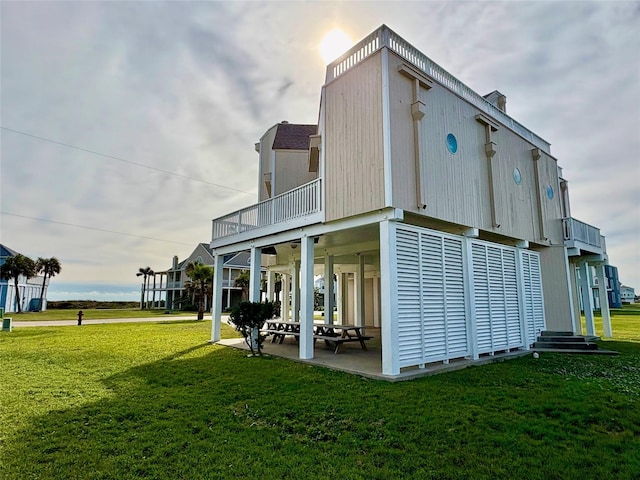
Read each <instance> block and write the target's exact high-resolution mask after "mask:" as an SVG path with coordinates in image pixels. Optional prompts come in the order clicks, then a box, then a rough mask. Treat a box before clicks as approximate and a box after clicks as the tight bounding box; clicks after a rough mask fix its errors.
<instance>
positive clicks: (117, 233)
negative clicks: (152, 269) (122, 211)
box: [0, 212, 193, 246]
mask: <svg viewBox="0 0 640 480" xmlns="http://www.w3.org/2000/svg"><path fill="white" fill-rule="evenodd" d="M0 214H2V215H10V216H12V217H20V218H28V219H30V220H37V221H39V222H48V223H56V224H58V225H66V226H68V227H76V228H84V229H86V230H97V231H98V232H106V233H114V234H116V235H125V236H127V237H136V238H144V239H146V240H156V241H158V242H167V243H175V244H176V245H190V246H193V244H192V243H184V242H174V241H173V240H164V239H162V238H154V237H145V236H143V235H136V234H134V233H126V232H116V231H114V230H107V229H105V228H97V227H88V226H86V225H77V224H75V223H66V222H58V221H56V220H47V219H46V218H36V217H29V216H27V215H18V214H17V213H9V212H0Z"/></svg>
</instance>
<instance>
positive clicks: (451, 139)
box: [447, 133, 458, 153]
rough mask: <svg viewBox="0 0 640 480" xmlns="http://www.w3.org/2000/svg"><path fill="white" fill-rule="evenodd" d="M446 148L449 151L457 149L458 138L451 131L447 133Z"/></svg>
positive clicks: (452, 151) (453, 151)
mask: <svg viewBox="0 0 640 480" xmlns="http://www.w3.org/2000/svg"><path fill="white" fill-rule="evenodd" d="M447 149H448V150H449V152H451V153H456V152H457V151H458V140H456V137H455V135H454V134H453V133H450V134H449V135H447Z"/></svg>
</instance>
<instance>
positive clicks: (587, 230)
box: [562, 218, 603, 248]
mask: <svg viewBox="0 0 640 480" xmlns="http://www.w3.org/2000/svg"><path fill="white" fill-rule="evenodd" d="M562 230H563V232H564V239H565V240H572V241H578V242H582V243H585V244H587V245H591V246H593V247H598V248H602V247H603V243H602V235H600V229H599V228H596V227H594V226H592V225H589V224H588V223H584V222H581V221H580V220H576V219H575V218H563V219H562Z"/></svg>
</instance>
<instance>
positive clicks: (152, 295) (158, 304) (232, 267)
mask: <svg viewBox="0 0 640 480" xmlns="http://www.w3.org/2000/svg"><path fill="white" fill-rule="evenodd" d="M190 263H202V264H204V265H209V266H213V255H212V253H211V248H210V247H209V245H207V244H206V243H199V244H198V245H197V246H196V248H195V249H194V250H193V252H191V255H189V256H188V257H187V258H185V259H184V260H182V261H180V260H179V259H178V257H177V256H174V257H173V261H172V263H171V267H169V268H167V269H166V270H163V271H155V272H154V274H153V275H152V276H151V278H150V279H149V287H148V288H147V289H145V293H144V302H145V303H146V304H147V305H149V307H150V308H152V309H162V308H164V309H168V310H180V309H182V308H183V307H184V306H185V305H187V304H189V303H191V299H189V298H188V297H187V289H186V285H185V284H186V282H188V281H189V277H188V276H187V274H186V268H187V266H188V265H189V264H190ZM250 267H251V265H250V263H249V252H238V253H234V254H229V255H226V256H225V259H224V263H223V267H222V269H223V278H224V285H223V296H224V301H223V308H224V309H230V308H231V307H234V306H236V305H237V304H238V303H240V302H241V301H242V288H240V287H236V286H235V285H234V283H235V280H236V279H237V278H238V277H239V276H240V274H241V273H242V272H243V271H245V270H249V268H250ZM263 271H265V269H263ZM204 308H205V310H209V309H210V308H211V299H210V298H206V299H205V307H204Z"/></svg>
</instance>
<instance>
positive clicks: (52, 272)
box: [36, 257, 62, 312]
mask: <svg viewBox="0 0 640 480" xmlns="http://www.w3.org/2000/svg"><path fill="white" fill-rule="evenodd" d="M61 270H62V266H61V265H60V260H58V259H57V258H56V257H51V258H42V257H38V260H36V272H37V273H40V272H42V273H43V274H44V276H43V278H42V290H41V291H40V303H39V305H38V311H40V312H41V311H42V299H43V298H44V291H45V287H46V284H47V278H53V277H55V276H56V275H57V274H59V273H60V271H61Z"/></svg>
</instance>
